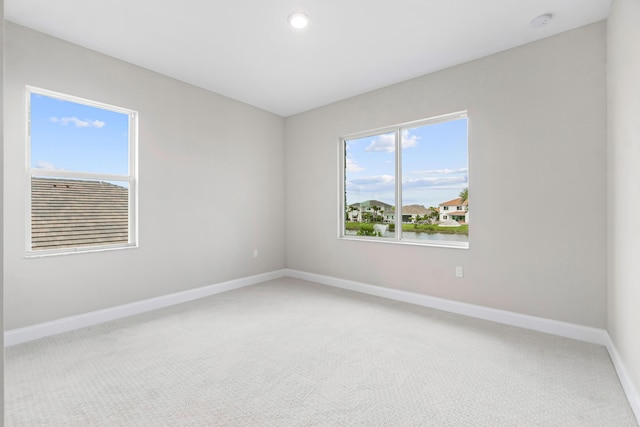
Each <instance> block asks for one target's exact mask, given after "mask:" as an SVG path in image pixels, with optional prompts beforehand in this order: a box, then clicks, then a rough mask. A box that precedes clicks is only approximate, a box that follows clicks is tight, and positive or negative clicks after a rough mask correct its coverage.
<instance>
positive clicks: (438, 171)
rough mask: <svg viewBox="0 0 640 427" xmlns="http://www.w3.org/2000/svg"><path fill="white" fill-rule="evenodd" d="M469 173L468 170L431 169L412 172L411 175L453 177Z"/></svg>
mask: <svg viewBox="0 0 640 427" xmlns="http://www.w3.org/2000/svg"><path fill="white" fill-rule="evenodd" d="M467 171H468V169H467V168H460V169H430V170H422V171H412V172H410V174H411V175H453V174H461V173H464V174H466V173H467Z"/></svg>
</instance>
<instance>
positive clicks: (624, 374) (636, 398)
mask: <svg viewBox="0 0 640 427" xmlns="http://www.w3.org/2000/svg"><path fill="white" fill-rule="evenodd" d="M606 346H607V351H608V352H609V357H611V362H613V366H614V368H616V372H617V373H618V378H619V379H620V384H622V388H623V389H624V392H625V394H626V395H627V399H628V400H629V404H630V405H631V409H632V410H633V413H634V414H635V416H636V420H637V421H638V424H640V394H639V393H638V389H637V388H636V386H635V385H634V384H633V381H632V380H631V377H630V376H629V372H628V371H627V368H626V366H625V364H624V362H623V361H622V358H620V354H619V353H618V350H617V349H616V346H615V345H614V344H613V340H612V339H611V337H610V336H609V334H608V333H607V343H606Z"/></svg>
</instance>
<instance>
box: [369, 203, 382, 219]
mask: <svg viewBox="0 0 640 427" xmlns="http://www.w3.org/2000/svg"><path fill="white" fill-rule="evenodd" d="M371 209H373V212H374V222H377V221H378V211H379V210H380V207H379V206H376V205H373V206H371Z"/></svg>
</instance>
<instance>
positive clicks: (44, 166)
mask: <svg viewBox="0 0 640 427" xmlns="http://www.w3.org/2000/svg"><path fill="white" fill-rule="evenodd" d="M36 167H37V168H38V169H55V168H56V167H55V165H54V164H53V163H51V162H47V161H45V160H41V161H39V162H38V163H36Z"/></svg>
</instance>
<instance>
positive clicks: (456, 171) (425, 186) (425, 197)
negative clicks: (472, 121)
mask: <svg viewBox="0 0 640 427" xmlns="http://www.w3.org/2000/svg"><path fill="white" fill-rule="evenodd" d="M401 140H402V205H403V206H402V213H403V223H405V224H409V226H403V230H404V232H403V234H402V238H403V239H407V240H438V241H443V240H444V241H447V240H448V241H462V242H468V241H469V231H468V227H469V226H468V213H467V210H466V209H467V208H468V203H469V202H468V200H467V190H466V189H467V188H468V185H469V184H468V169H467V164H468V163H467V148H468V147H467V146H468V143H467V119H466V118H462V119H457V120H450V121H445V122H439V123H434V124H427V125H423V126H418V127H412V128H405V129H403V130H402V132H401Z"/></svg>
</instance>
